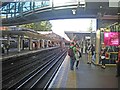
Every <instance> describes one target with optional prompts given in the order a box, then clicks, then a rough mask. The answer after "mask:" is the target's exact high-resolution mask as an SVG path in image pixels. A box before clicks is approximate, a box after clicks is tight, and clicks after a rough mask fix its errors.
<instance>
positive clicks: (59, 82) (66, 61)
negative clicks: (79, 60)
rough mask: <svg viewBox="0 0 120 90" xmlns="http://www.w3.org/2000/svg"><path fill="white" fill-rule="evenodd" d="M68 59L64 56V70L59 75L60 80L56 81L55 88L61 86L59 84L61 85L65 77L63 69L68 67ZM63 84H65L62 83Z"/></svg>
mask: <svg viewBox="0 0 120 90" xmlns="http://www.w3.org/2000/svg"><path fill="white" fill-rule="evenodd" d="M68 59H69V58H68V56H66V58H65V62H64V64H63V65H64V66H65V67H64V68H63V70H62V72H61V73H62V74H61V77H60V79H59V81H58V84H57V87H56V88H60V86H61V83H62V80H63V79H64V78H63V77H65V76H64V75H65V73H66V72H65V69H66V67H67V66H68V61H69V60H68ZM63 83H65V82H63Z"/></svg>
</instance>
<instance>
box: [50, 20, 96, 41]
mask: <svg viewBox="0 0 120 90" xmlns="http://www.w3.org/2000/svg"><path fill="white" fill-rule="evenodd" d="M91 20H92V28H93V31H95V30H96V19H59V20H51V21H50V22H51V24H52V31H53V32H54V33H56V34H58V35H60V36H62V37H64V38H65V39H67V40H69V39H68V37H67V35H66V34H65V33H64V31H75V32H86V31H87V30H88V29H89V27H90V24H91Z"/></svg>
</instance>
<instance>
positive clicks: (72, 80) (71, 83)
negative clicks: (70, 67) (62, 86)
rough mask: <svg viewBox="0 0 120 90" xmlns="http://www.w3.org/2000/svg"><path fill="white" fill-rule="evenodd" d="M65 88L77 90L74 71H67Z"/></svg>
mask: <svg viewBox="0 0 120 90" xmlns="http://www.w3.org/2000/svg"><path fill="white" fill-rule="evenodd" d="M66 88H77V78H76V71H69V74H68V80H67V85H66Z"/></svg>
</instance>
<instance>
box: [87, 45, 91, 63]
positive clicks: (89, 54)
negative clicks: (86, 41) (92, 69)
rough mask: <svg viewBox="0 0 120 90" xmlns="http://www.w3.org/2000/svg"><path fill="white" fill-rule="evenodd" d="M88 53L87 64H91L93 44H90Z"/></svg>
mask: <svg viewBox="0 0 120 90" xmlns="http://www.w3.org/2000/svg"><path fill="white" fill-rule="evenodd" d="M87 53H88V61H87V64H91V62H92V60H91V59H92V52H91V45H88V49H87Z"/></svg>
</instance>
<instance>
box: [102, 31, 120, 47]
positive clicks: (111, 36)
mask: <svg viewBox="0 0 120 90" xmlns="http://www.w3.org/2000/svg"><path fill="white" fill-rule="evenodd" d="M119 35H120V33H118V32H104V44H105V45H108V46H118V45H119V42H120V40H119V39H120V38H119Z"/></svg>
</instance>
